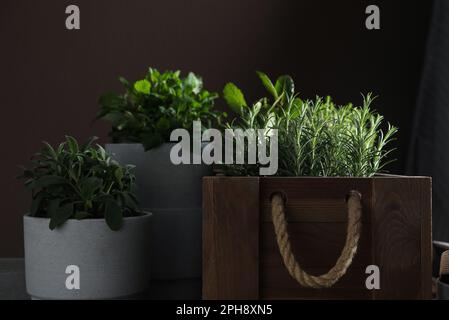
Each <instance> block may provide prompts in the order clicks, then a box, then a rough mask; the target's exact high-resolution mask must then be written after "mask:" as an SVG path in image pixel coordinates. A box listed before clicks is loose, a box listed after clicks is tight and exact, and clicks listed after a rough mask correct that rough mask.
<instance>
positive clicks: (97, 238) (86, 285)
mask: <svg viewBox="0 0 449 320" xmlns="http://www.w3.org/2000/svg"><path fill="white" fill-rule="evenodd" d="M151 222H152V215H151V214H150V213H148V214H146V215H143V216H139V217H129V218H124V222H123V226H122V228H121V229H120V230H119V231H112V230H110V229H109V227H108V226H107V225H106V223H105V221H104V219H87V220H80V221H78V220H68V221H67V222H66V223H65V224H64V225H62V226H61V227H60V228H58V229H56V230H50V229H49V228H48V224H49V219H46V218H35V217H29V216H25V217H24V237H25V275H26V287H27V291H28V293H29V294H30V296H31V297H32V298H34V299H120V298H126V297H131V296H134V295H137V294H139V293H142V292H144V291H146V290H148V288H149V282H150V257H149V255H148V252H149V250H150V248H149V247H150V230H151ZM68 266H76V267H77V268H78V270H79V289H78V288H77V287H76V286H75V287H74V286H73V284H75V281H76V280H74V278H73V277H74V276H76V273H77V271H74V269H73V267H69V268H68ZM69 277H70V278H69ZM68 279H69V280H68ZM67 281H68V284H67V283H66V282H67Z"/></svg>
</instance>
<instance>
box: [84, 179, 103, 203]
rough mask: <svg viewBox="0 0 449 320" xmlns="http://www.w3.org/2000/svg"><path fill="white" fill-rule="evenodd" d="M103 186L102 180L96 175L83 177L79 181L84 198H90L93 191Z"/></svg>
mask: <svg viewBox="0 0 449 320" xmlns="http://www.w3.org/2000/svg"><path fill="white" fill-rule="evenodd" d="M102 186H103V180H102V179H100V178H97V177H88V178H84V179H83V180H82V181H81V182H80V189H81V195H82V196H83V198H84V199H85V200H92V198H93V196H94V194H95V192H96V191H97V190H99V189H100V188H101V187H102Z"/></svg>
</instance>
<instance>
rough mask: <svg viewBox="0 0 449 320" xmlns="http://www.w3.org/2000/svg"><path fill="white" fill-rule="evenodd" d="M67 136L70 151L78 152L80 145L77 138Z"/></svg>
mask: <svg viewBox="0 0 449 320" xmlns="http://www.w3.org/2000/svg"><path fill="white" fill-rule="evenodd" d="M65 138H66V140H67V146H68V147H69V150H70V152H71V153H78V152H79V147H78V142H76V140H75V138H73V137H71V136H65Z"/></svg>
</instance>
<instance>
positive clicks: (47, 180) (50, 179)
mask: <svg viewBox="0 0 449 320" xmlns="http://www.w3.org/2000/svg"><path fill="white" fill-rule="evenodd" d="M66 183H68V181H67V180H66V179H64V178H63V177H60V176H54V175H47V176H42V177H40V178H39V179H38V180H35V181H34V183H33V185H32V188H33V189H34V188H46V187H49V186H53V185H58V184H66Z"/></svg>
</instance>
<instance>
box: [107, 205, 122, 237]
mask: <svg viewBox="0 0 449 320" xmlns="http://www.w3.org/2000/svg"><path fill="white" fill-rule="evenodd" d="M104 217H105V219H106V223H107V224H108V226H109V228H111V229H112V230H114V231H116V230H119V229H120V227H121V226H122V222H123V216H122V209H121V208H120V206H119V205H118V204H117V202H116V201H115V200H114V199H111V198H109V199H108V200H106V207H105V213H104Z"/></svg>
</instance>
